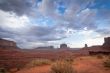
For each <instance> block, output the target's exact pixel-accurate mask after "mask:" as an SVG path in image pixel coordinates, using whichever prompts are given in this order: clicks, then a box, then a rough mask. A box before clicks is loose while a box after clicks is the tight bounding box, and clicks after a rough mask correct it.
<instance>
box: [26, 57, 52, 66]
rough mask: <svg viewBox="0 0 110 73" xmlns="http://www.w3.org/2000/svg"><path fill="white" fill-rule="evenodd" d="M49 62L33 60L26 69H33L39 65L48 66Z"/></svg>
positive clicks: (46, 60)
mask: <svg viewBox="0 0 110 73" xmlns="http://www.w3.org/2000/svg"><path fill="white" fill-rule="evenodd" d="M50 64H51V61H50V60H48V59H34V60H32V61H31V62H30V63H28V64H27V65H26V67H35V66H41V65H50Z"/></svg>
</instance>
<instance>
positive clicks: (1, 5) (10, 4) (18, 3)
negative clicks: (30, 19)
mask: <svg viewBox="0 0 110 73" xmlns="http://www.w3.org/2000/svg"><path fill="white" fill-rule="evenodd" d="M31 8H32V3H31V2H29V0H1V1H0V9H2V10H4V11H10V12H12V11H13V12H15V13H16V14H18V15H23V14H29V12H30V11H32V9H31Z"/></svg>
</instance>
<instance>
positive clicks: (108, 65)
mask: <svg viewBox="0 0 110 73" xmlns="http://www.w3.org/2000/svg"><path fill="white" fill-rule="evenodd" d="M104 66H105V67H108V68H110V59H107V60H106V61H105V62H104Z"/></svg>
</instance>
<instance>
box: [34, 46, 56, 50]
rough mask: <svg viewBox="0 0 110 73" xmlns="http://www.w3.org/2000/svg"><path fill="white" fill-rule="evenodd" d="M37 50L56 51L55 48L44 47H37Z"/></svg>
mask: <svg viewBox="0 0 110 73" xmlns="http://www.w3.org/2000/svg"><path fill="white" fill-rule="evenodd" d="M35 49H40V50H50V49H51V50H52V49H54V47H53V46H43V47H37V48H35Z"/></svg>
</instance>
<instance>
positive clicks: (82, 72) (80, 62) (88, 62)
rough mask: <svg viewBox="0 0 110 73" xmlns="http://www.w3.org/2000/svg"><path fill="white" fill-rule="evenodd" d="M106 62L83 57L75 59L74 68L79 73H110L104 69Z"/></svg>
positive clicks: (43, 72) (31, 72) (33, 72)
mask: <svg viewBox="0 0 110 73" xmlns="http://www.w3.org/2000/svg"><path fill="white" fill-rule="evenodd" d="M104 60H105V59H98V58H96V57H81V58H77V59H75V61H74V63H73V67H74V69H75V70H76V71H77V73H110V69H107V68H105V67H103V61H104ZM50 68H51V66H50V65H45V66H38V67H34V68H30V69H22V70H20V71H18V72H16V73H49V72H50V70H51V69H50Z"/></svg>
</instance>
